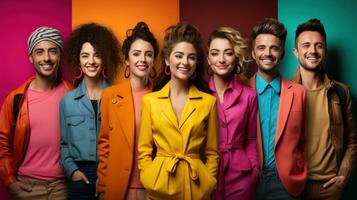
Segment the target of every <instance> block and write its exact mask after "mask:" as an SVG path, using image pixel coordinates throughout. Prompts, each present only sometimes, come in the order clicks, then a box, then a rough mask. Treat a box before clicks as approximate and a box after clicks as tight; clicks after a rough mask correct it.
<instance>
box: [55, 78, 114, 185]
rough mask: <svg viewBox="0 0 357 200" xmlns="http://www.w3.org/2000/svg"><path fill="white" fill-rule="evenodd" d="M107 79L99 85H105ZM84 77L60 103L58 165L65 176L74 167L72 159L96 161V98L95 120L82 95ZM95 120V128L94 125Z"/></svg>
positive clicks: (98, 116) (89, 105)
mask: <svg viewBox="0 0 357 200" xmlns="http://www.w3.org/2000/svg"><path fill="white" fill-rule="evenodd" d="M108 86H109V83H108V82H107V81H103V82H102V88H105V87H108ZM86 91H87V89H86V84H85V83H84V80H82V81H81V83H80V84H79V85H78V87H77V88H76V89H74V90H72V91H70V92H68V93H67V94H65V95H64V96H63V97H62V100H61V103H60V126H61V166H62V168H63V169H64V172H65V174H66V176H67V177H68V178H70V177H71V176H72V173H73V172H74V171H75V170H77V169H78V166H77V164H76V161H94V162H98V156H97V146H98V145H97V144H98V141H97V138H98V133H99V130H100V122H101V117H100V114H101V112H100V103H101V102H100V101H98V102H97V103H98V105H97V108H98V113H97V122H96V116H95V112H94V109H93V105H92V103H91V101H90V100H89V99H88V97H87V95H86ZM96 123H97V127H96Z"/></svg>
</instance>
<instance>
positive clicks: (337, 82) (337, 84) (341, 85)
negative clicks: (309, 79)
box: [333, 80, 349, 91]
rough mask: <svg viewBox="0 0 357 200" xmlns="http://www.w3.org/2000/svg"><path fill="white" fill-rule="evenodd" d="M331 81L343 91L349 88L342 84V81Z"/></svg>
mask: <svg viewBox="0 0 357 200" xmlns="http://www.w3.org/2000/svg"><path fill="white" fill-rule="evenodd" d="M333 82H334V84H335V86H337V87H341V88H342V89H343V90H345V91H348V90H349V86H348V85H346V84H344V83H342V82H340V81H336V80H333Z"/></svg>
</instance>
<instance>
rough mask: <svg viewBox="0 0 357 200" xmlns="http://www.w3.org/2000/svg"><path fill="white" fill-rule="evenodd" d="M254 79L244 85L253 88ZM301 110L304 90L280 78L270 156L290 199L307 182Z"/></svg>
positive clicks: (260, 147) (259, 145) (260, 148)
mask: <svg viewBox="0 0 357 200" xmlns="http://www.w3.org/2000/svg"><path fill="white" fill-rule="evenodd" d="M255 77H256V76H253V77H252V78H251V79H250V80H249V83H248V84H249V86H250V87H252V88H254V89H255ZM305 107H306V91H305V88H304V87H303V86H302V85H299V84H296V83H293V82H291V81H288V80H285V79H283V78H282V79H281V93H280V105H279V111H278V122H277V127H276V128H277V129H276V136H275V143H274V144H275V146H274V156H275V162H276V168H277V171H278V174H279V178H280V180H281V182H282V184H283V186H284V187H285V189H286V191H287V192H288V193H289V194H290V195H292V196H298V195H300V194H301V193H302V191H303V190H304V185H305V182H306V179H307V161H306V156H307V155H306V145H305V144H306V132H305V120H306V119H305V110H306V108H305ZM257 118H258V121H257V124H258V126H257V127H258V132H257V151H258V160H259V164H260V168H261V169H262V167H263V162H264V153H263V143H262V133H261V129H260V119H259V114H258V117H257Z"/></svg>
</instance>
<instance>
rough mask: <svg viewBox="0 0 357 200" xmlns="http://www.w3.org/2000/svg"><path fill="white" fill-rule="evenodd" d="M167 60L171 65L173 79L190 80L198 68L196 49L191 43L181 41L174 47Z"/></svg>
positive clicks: (167, 63)
mask: <svg viewBox="0 0 357 200" xmlns="http://www.w3.org/2000/svg"><path fill="white" fill-rule="evenodd" d="M165 62H166V65H169V66H170V71H171V79H179V80H186V81H188V80H189V79H190V78H191V76H192V75H193V74H194V73H195V70H196V65H197V52H196V49H195V47H194V46H193V45H192V44H191V43H188V42H179V43H177V44H176V45H175V46H174V47H173V49H172V51H171V53H170V55H169V58H168V59H166V60H165Z"/></svg>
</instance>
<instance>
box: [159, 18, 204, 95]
mask: <svg viewBox="0 0 357 200" xmlns="http://www.w3.org/2000/svg"><path fill="white" fill-rule="evenodd" d="M201 41H202V40H201V34H200V32H199V31H198V29H197V28H196V27H195V26H193V25H190V24H186V23H178V24H176V25H174V26H170V27H169V28H167V29H166V31H165V37H164V44H163V47H162V50H161V54H160V61H161V66H160V72H159V75H158V76H157V78H156V79H155V81H154V85H153V91H157V90H160V89H161V88H162V87H163V86H164V85H165V84H166V83H167V82H169V80H170V78H171V76H170V75H166V74H165V67H166V63H165V59H168V58H169V57H170V54H171V52H172V49H173V48H174V46H175V45H176V44H178V43H180V42H188V43H190V44H192V45H193V47H194V48H195V50H196V53H197V65H196V71H195V73H196V76H195V78H194V79H190V84H193V85H195V86H196V87H197V89H199V90H201V91H203V92H207V93H210V90H209V89H208V85H207V82H206V80H205V79H204V71H205V70H204V53H203V48H202V44H201Z"/></svg>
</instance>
